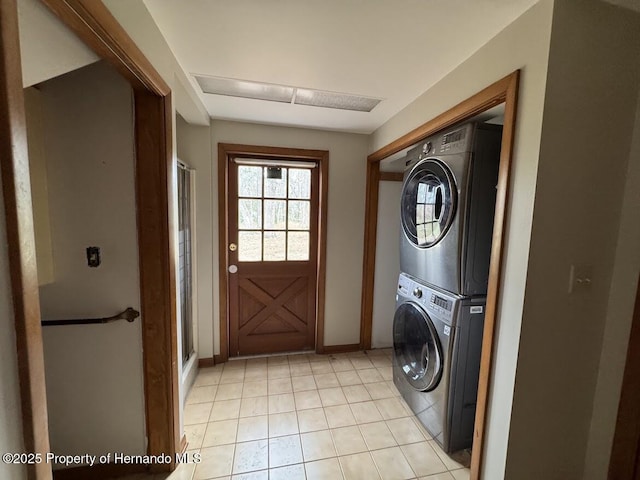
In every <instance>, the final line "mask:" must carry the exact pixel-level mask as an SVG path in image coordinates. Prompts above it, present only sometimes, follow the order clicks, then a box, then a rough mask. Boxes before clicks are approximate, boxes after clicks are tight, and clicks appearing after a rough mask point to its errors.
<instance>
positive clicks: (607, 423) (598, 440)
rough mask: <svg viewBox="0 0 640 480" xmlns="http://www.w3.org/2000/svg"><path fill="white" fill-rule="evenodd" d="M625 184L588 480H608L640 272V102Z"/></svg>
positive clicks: (593, 419)
mask: <svg viewBox="0 0 640 480" xmlns="http://www.w3.org/2000/svg"><path fill="white" fill-rule="evenodd" d="M639 100H640V98H639ZM626 179H627V180H626V185H625V187H624V197H623V201H622V211H621V213H620V230H619V233H618V244H617V247H616V258H615V262H614V265H613V273H612V275H611V291H610V293H609V301H608V302H609V303H608V306H607V320H606V325H605V331H604V337H603V342H602V353H601V354H600V367H599V370H598V383H597V385H596V393H595V399H594V402H593V412H594V415H593V416H592V418H591V427H590V435H589V444H588V446H587V455H586V462H585V472H584V478H585V480H598V479H600V478H605V477H606V475H607V471H608V466H609V456H610V455H609V454H610V452H611V446H612V443H613V435H614V431H615V422H616V418H617V413H618V402H619V397H620V389H621V386H622V375H623V373H624V368H625V364H626V355H627V347H628V343H629V332H630V330H631V318H632V315H633V302H634V300H635V295H636V289H637V284H638V272H639V271H640V249H638V245H640V222H638V221H637V216H638V211H640V101H639V102H638V107H637V110H636V120H635V127H634V134H633V141H632V147H631V152H630V155H629V166H628V168H627V173H626Z"/></svg>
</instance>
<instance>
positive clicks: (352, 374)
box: [336, 370, 362, 387]
mask: <svg viewBox="0 0 640 480" xmlns="http://www.w3.org/2000/svg"><path fill="white" fill-rule="evenodd" d="M336 377H338V382H339V383H340V385H342V386H343V387H346V386H347V385H359V384H361V383H362V380H361V379H360V376H359V375H358V372H357V371H356V370H347V371H345V372H336Z"/></svg>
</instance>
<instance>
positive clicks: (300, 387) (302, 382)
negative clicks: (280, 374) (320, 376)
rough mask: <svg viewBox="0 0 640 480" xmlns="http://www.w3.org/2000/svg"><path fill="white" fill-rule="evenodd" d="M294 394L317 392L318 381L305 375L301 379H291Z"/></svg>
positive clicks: (311, 376)
mask: <svg viewBox="0 0 640 480" xmlns="http://www.w3.org/2000/svg"><path fill="white" fill-rule="evenodd" d="M291 383H292V384H293V391H294V392H304V391H307V390H317V388H318V387H317V386H316V381H315V380H314V378H313V375H303V376H301V377H291Z"/></svg>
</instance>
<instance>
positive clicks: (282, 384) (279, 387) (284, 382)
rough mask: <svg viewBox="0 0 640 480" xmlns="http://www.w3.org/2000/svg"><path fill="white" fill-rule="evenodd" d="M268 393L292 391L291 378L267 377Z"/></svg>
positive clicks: (277, 393)
mask: <svg viewBox="0 0 640 480" xmlns="http://www.w3.org/2000/svg"><path fill="white" fill-rule="evenodd" d="M268 385H269V386H268V388H269V395H279V394H281V393H292V392H293V387H292V386H291V379H290V378H289V377H285V378H274V379H272V378H269V384H268Z"/></svg>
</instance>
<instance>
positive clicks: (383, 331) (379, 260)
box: [371, 181, 402, 348]
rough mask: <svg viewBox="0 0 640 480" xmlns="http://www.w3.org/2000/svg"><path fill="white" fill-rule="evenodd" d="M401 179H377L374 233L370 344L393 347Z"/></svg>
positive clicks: (398, 269)
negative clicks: (376, 226) (374, 258)
mask: <svg viewBox="0 0 640 480" xmlns="http://www.w3.org/2000/svg"><path fill="white" fill-rule="evenodd" d="M401 193H402V182H390V181H385V182H380V188H379V191H378V231H377V234H376V277H375V283H374V287H373V320H372V325H371V346H372V347H373V348H387V347H391V346H393V336H392V328H393V316H394V313H395V309H396V288H397V285H398V275H400V195H401Z"/></svg>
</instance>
